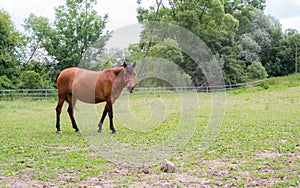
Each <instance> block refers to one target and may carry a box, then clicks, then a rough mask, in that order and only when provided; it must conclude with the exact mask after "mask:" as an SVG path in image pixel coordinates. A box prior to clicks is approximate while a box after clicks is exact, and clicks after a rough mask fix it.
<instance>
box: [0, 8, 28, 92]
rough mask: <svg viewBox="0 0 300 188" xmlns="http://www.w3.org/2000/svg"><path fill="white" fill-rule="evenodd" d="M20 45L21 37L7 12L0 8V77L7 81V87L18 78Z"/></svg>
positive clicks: (21, 43) (21, 42)
mask: <svg viewBox="0 0 300 188" xmlns="http://www.w3.org/2000/svg"><path fill="white" fill-rule="evenodd" d="M22 45H23V38H22V37H21V35H20V34H19V33H18V32H17V31H16V30H15V27H14V24H13V22H12V21H11V19H10V16H9V14H8V13H7V12H5V11H3V10H0V77H2V80H4V81H5V82H6V83H9V85H10V86H9V88H11V84H10V83H14V84H15V83H16V82H17V79H18V74H19V71H20V70H19V69H20V68H19V67H20V61H19V54H18V48H19V47H20V46H22ZM3 76H4V77H3ZM4 86H5V84H4Z"/></svg>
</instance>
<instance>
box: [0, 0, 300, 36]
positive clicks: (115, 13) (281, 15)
mask: <svg viewBox="0 0 300 188" xmlns="http://www.w3.org/2000/svg"><path fill="white" fill-rule="evenodd" d="M97 2H98V3H97V5H96V7H95V9H96V10H97V12H98V13H99V14H100V15H101V16H104V15H105V14H108V15H109V18H108V23H107V29H108V30H116V29H118V28H121V27H123V26H127V25H131V24H135V23H137V20H136V9H137V7H138V5H137V3H136V0H98V1H97ZM143 2H145V3H146V4H147V5H151V4H153V3H154V0H143ZM62 4H64V0H0V9H4V10H5V11H8V12H9V13H10V16H11V18H12V20H13V22H14V23H15V26H16V28H17V29H18V30H20V31H22V24H23V21H24V19H25V18H26V17H28V16H29V14H30V13H34V14H35V15H37V16H44V17H47V18H49V20H50V21H53V20H54V7H57V6H59V5H62ZM266 5H267V6H266V10H265V13H266V14H270V15H272V16H273V17H275V18H276V19H279V20H280V22H281V24H282V26H283V29H284V30H285V29H288V28H294V29H297V30H298V31H299V32H300V0H266Z"/></svg>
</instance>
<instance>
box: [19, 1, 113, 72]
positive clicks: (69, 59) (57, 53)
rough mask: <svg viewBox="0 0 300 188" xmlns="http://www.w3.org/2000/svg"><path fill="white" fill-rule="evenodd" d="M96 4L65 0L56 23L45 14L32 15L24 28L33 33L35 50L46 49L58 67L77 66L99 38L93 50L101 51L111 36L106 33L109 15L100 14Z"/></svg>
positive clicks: (60, 7)
mask: <svg viewBox="0 0 300 188" xmlns="http://www.w3.org/2000/svg"><path fill="white" fill-rule="evenodd" d="M95 4H96V0H66V4H65V5H63V6H59V7H58V8H56V9H55V21H54V23H53V24H52V25H53V26H51V24H50V23H49V21H48V20H47V19H46V18H43V17H36V16H34V15H30V17H29V18H28V19H27V20H26V21H25V26H24V28H25V29H26V30H27V31H29V32H30V33H31V39H32V40H33V42H32V44H33V51H36V48H42V49H45V50H46V51H47V54H46V55H47V56H50V57H52V58H53V60H52V65H53V66H54V67H55V69H57V70H62V69H64V68H67V67H72V66H78V65H79V63H80V61H81V60H82V58H83V55H84V53H85V52H86V51H87V49H88V48H89V47H91V46H92V45H93V44H95V42H96V41H102V43H101V45H100V46H99V45H98V47H99V48H94V50H95V49H98V50H100V51H101V50H102V48H103V46H104V43H105V42H106V40H107V39H108V37H107V35H108V33H104V29H105V25H106V23H107V18H108V16H107V15H105V16H104V17H103V18H102V17H101V16H99V15H98V14H97V12H96V11H95V10H94V5H95ZM101 39H102V40H101Z"/></svg>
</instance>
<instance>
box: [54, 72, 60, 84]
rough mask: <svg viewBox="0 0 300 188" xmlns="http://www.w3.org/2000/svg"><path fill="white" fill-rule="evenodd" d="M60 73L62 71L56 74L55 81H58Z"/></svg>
mask: <svg viewBox="0 0 300 188" xmlns="http://www.w3.org/2000/svg"><path fill="white" fill-rule="evenodd" d="M59 75H60V72H59V73H58V74H57V75H56V79H55V83H57V79H58V77H59Z"/></svg>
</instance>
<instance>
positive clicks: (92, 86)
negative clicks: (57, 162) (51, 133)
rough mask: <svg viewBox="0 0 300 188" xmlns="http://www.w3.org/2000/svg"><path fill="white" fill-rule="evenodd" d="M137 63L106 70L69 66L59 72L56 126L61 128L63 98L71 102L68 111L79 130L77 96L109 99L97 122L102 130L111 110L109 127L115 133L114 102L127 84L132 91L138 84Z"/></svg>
mask: <svg viewBox="0 0 300 188" xmlns="http://www.w3.org/2000/svg"><path fill="white" fill-rule="evenodd" d="M135 65H136V63H133V64H132V65H131V64H127V63H125V62H124V63H123V65H122V66H120V67H115V68H110V69H105V70H103V71H99V72H96V71H89V70H85V69H80V68H68V69H65V70H63V71H62V72H61V73H60V74H58V75H57V79H56V85H57V90H58V103H57V107H56V129H57V133H61V130H60V114H61V109H62V106H63V103H64V101H67V102H68V103H69V107H68V113H69V116H70V119H71V122H72V125H73V128H74V129H75V131H76V132H79V129H78V127H77V124H76V121H75V118H74V107H75V104H76V100H77V99H78V100H80V101H82V102H85V103H90V104H96V103H101V102H106V105H105V108H104V111H103V114H102V117H101V119H100V122H99V124H98V127H99V130H98V132H102V124H103V121H104V119H105V117H106V115H107V113H108V116H109V120H110V129H111V130H112V133H116V132H117V131H116V129H115V128H114V125H113V107H112V105H113V103H114V102H115V101H116V99H117V98H118V97H119V96H120V94H121V92H122V90H123V88H124V87H125V86H127V89H128V90H129V92H130V93H132V92H133V89H134V84H135V71H134V67H135Z"/></svg>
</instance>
